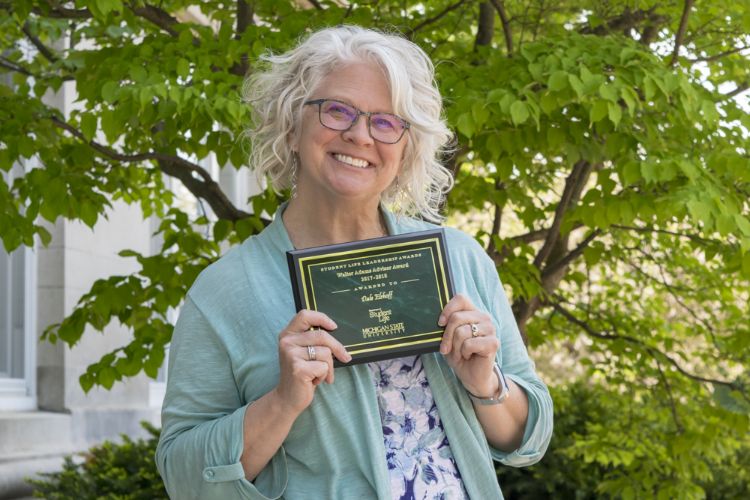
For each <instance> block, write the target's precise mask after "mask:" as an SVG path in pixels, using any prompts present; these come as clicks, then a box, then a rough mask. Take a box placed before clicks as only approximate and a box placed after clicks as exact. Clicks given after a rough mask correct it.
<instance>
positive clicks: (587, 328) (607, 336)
mask: <svg viewBox="0 0 750 500" xmlns="http://www.w3.org/2000/svg"><path fill="white" fill-rule="evenodd" d="M548 304H549V305H551V306H552V307H553V308H554V309H555V311H557V312H558V313H560V314H561V315H562V316H563V317H564V318H565V319H567V320H568V321H570V322H571V323H573V324H574V325H576V326H578V327H580V328H581V329H582V330H583V331H584V332H586V334H587V335H589V336H590V337H594V338H597V339H602V340H623V341H625V342H628V343H630V344H634V345H637V346H639V347H640V348H642V349H643V350H645V351H646V352H647V353H649V354H650V355H651V357H652V358H654V360H657V359H658V358H661V359H663V360H665V361H666V362H668V363H669V364H671V365H672V366H673V367H674V368H675V369H676V370H677V371H678V372H680V373H681V374H682V375H684V376H686V377H688V378H690V379H692V380H695V381H696V382H706V383H709V384H714V385H723V386H726V387H729V388H731V389H732V390H736V391H739V392H740V393H742V395H743V396H744V397H745V399H748V395H747V394H745V391H744V389H743V387H742V386H740V385H739V384H737V383H735V382H728V381H726V380H718V379H715V378H709V377H703V376H700V375H695V374H693V373H690V372H688V371H687V370H685V369H684V368H682V366H680V364H679V363H678V362H677V361H676V360H674V359H673V358H671V357H670V356H669V355H667V354H665V353H663V352H661V351H660V350H659V349H657V348H655V347H652V346H650V345H648V344H646V343H645V342H644V341H642V340H640V339H637V338H635V337H631V336H629V335H622V334H619V333H612V332H604V333H603V332H599V331H597V330H596V329H594V328H593V327H592V326H591V325H589V324H588V323H587V322H586V321H583V320H581V319H579V318H577V317H576V316H575V315H574V314H573V313H571V312H570V311H568V310H567V309H565V308H564V307H563V306H562V305H561V304H560V303H559V302H555V301H549V302H548Z"/></svg>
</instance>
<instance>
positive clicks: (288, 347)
mask: <svg viewBox="0 0 750 500" xmlns="http://www.w3.org/2000/svg"><path fill="white" fill-rule="evenodd" d="M321 328H323V329H324V330H321ZM336 328H337V326H336V323H334V322H333V320H332V319H331V318H329V317H328V316H326V315H325V314H323V313H321V312H317V311H308V310H302V311H300V312H298V313H297V314H296V315H295V316H294V317H293V318H292V320H291V321H290V322H289V324H288V325H287V327H286V328H285V329H284V331H283V332H281V334H280V335H279V365H280V370H281V373H280V377H279V385H277V386H276V389H275V392H276V395H277V397H278V399H279V402H280V403H281V404H282V405H284V406H285V407H286V408H288V409H289V410H291V411H292V412H294V413H301V412H302V410H304V409H305V408H307V407H308V406H309V405H310V403H312V399H313V394H314V393H315V387H316V386H317V385H318V384H320V383H321V382H323V381H325V382H327V383H329V384H332V383H333V356H336V358H338V360H339V361H341V362H343V363H348V362H349V361H351V359H352V357H351V356H350V355H349V353H347V352H346V349H345V348H344V346H343V345H342V344H341V343H340V342H339V341H338V340H336V339H335V338H334V337H333V336H332V335H331V334H329V333H328V332H327V331H325V330H329V331H330V330H335V329H336Z"/></svg>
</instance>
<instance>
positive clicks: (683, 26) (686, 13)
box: [669, 0, 695, 66]
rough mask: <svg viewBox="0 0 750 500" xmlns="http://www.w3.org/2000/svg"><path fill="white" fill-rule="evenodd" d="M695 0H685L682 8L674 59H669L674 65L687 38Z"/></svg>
mask: <svg viewBox="0 0 750 500" xmlns="http://www.w3.org/2000/svg"><path fill="white" fill-rule="evenodd" d="M694 1H695V0H685V6H684V7H683V9H682V17H681V18H680V26H679V28H677V34H676V35H675V38H674V50H673V51H672V60H671V61H669V65H670V66H674V65H675V63H676V62H677V58H678V56H679V53H680V46H681V45H682V41H683V40H684V39H685V32H686V31H687V25H688V19H689V18H690V10H691V9H692V8H693V2H694Z"/></svg>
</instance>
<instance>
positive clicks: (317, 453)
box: [156, 208, 552, 500]
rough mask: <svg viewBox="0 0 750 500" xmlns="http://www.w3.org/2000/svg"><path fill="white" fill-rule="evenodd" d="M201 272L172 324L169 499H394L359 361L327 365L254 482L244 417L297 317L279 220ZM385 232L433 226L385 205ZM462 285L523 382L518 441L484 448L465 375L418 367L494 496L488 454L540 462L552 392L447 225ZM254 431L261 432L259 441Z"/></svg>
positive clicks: (486, 495)
mask: <svg viewBox="0 0 750 500" xmlns="http://www.w3.org/2000/svg"><path fill="white" fill-rule="evenodd" d="M281 210H283V208H282V209H280V210H279V212H278V213H277V214H276V217H275V220H274V221H273V222H272V223H271V224H270V225H269V226H268V227H267V228H266V229H265V230H264V231H263V232H262V233H261V234H259V235H257V236H254V237H251V238H248V239H247V240H246V241H245V242H244V243H243V244H242V245H240V246H239V247H236V248H234V249H232V250H231V251H229V252H228V253H227V254H226V255H225V256H224V257H222V258H221V259H219V260H218V261H217V262H216V263H214V264H212V265H211V266H209V267H208V268H206V269H205V270H204V271H203V272H202V273H201V275H200V276H199V277H198V279H197V280H196V282H195V284H194V285H193V286H192V288H191V289H190V291H189V292H188V296H187V298H186V300H185V304H184V305H183V307H182V310H181V312H180V318H179V320H178V321H177V325H176V326H175V330H174V335H173V338H172V345H171V349H170V355H169V372H168V373H169V377H168V381H167V391H166V396H165V398H164V406H163V409H162V426H163V429H162V433H161V439H160V441H159V446H158V448H157V451H156V458H157V466H158V468H159V472H160V473H161V476H162V478H163V479H164V483H165V485H166V487H167V491H168V492H169V495H170V497H172V498H174V499H176V500H186V499H192V498H195V499H202V500H210V499H217V500H219V499H221V500H229V499H234V498H238V499H239V498H247V499H266V498H272V499H275V498H285V499H310V498H314V499H353V498H357V499H359V498H363V499H380V500H391V493H390V489H389V477H388V470H387V465H386V460H385V447H384V444H383V434H382V430H381V422H380V414H379V409H378V401H377V397H376V394H375V386H374V384H373V381H372V378H371V375H370V371H369V369H368V367H367V366H366V365H364V364H360V365H355V366H352V367H344V368H337V369H336V379H335V382H334V383H333V384H331V385H328V384H322V385H320V386H318V388H317V389H316V391H315V397H314V399H313V402H312V404H311V405H310V406H309V407H308V408H307V409H306V410H305V411H304V412H303V413H302V414H301V415H300V416H299V417H298V418H297V420H296V421H295V423H294V425H293V426H292V429H291V432H290V433H289V435H288V436H287V438H286V439H285V440H284V443H283V445H282V447H281V448H280V449H279V450H278V452H277V453H276V454H275V455H274V456H273V458H272V459H271V461H270V462H269V464H268V465H267V466H266V467H265V469H263V470H262V471H261V473H260V474H259V475H258V477H257V478H256V479H255V481H253V482H252V483H251V482H249V481H247V480H246V479H245V476H244V472H243V469H242V465H241V464H240V456H241V454H242V443H243V416H244V413H245V409H246V408H247V406H248V405H250V404H252V403H253V401H255V400H256V399H258V398H260V397H261V396H263V395H264V394H266V393H267V392H268V391H270V390H271V389H273V388H274V387H275V386H276V384H277V382H278V379H279V365H278V344H277V335H278V333H279V332H280V331H281V330H282V329H283V328H284V327H285V326H286V325H287V323H288V322H289V320H290V319H291V318H292V316H294V314H295V307H294V301H293V298H292V288H291V284H290V281H289V271H288V269H287V262H286V256H285V252H286V251H287V250H291V249H292V243H291V241H290V239H289V235H288V234H287V232H286V229H285V227H284V224H283V222H282V220H281V216H280V213H281ZM384 214H385V218H386V223H387V225H388V229H389V232H390V233H391V234H402V233H407V232H413V231H422V230H426V229H430V228H433V227H434V226H433V225H431V224H428V223H425V222H421V221H416V220H414V219H410V218H406V217H395V216H394V215H393V214H391V213H389V212H387V211H384ZM446 236H447V244H446V246H447V248H448V252H449V259H450V264H451V267H452V271H453V279H454V285H455V289H456V292H457V293H463V294H465V295H466V296H468V297H469V298H470V299H471V301H472V302H473V303H474V305H475V306H477V307H478V308H480V309H483V310H485V311H487V312H489V313H490V314H491V315H492V317H493V319H494V322H495V328H496V330H497V334H498V336H499V337H500V339H501V349H500V351H499V352H498V354H497V361H498V363H500V366H501V367H502V369H503V371H504V373H505V374H506V375H507V376H508V377H510V378H511V379H513V381H515V382H516V383H517V384H518V385H520V386H521V387H523V389H524V390H525V391H526V393H527V395H528V399H529V418H528V423H527V425H526V430H525V433H524V438H523V444H522V445H521V447H520V448H519V449H518V450H516V451H514V452H512V453H504V452H502V451H499V450H496V449H493V448H491V447H490V446H489V445H488V443H487V439H486V438H485V435H484V433H483V431H482V428H481V426H480V424H479V422H478V420H477V417H476V414H475V412H474V408H473V406H472V404H471V401H470V400H469V398H468V396H467V395H466V391H465V390H464V388H463V386H462V385H461V382H460V381H459V380H458V379H457V378H456V376H455V375H454V374H453V372H452V371H451V369H450V368H449V367H448V365H447V363H446V362H445V360H444V359H443V357H442V355H440V354H439V353H432V354H423V355H422V362H423V364H424V369H425V373H426V375H427V379H428V381H429V383H430V388H431V389H432V393H433V396H434V398H435V403H436V404H437V407H438V411H439V413H440V419H441V420H442V422H443V426H444V428H445V433H446V435H447V437H448V441H449V442H450V446H451V451H452V452H453V455H454V457H455V460H456V463H457V465H458V469H459V471H460V472H461V477H462V479H463V481H464V486H465V487H466V491H467V492H468V494H469V496H470V497H471V498H472V499H476V500H485V499H491V498H502V493H501V491H500V488H499V486H498V483H497V478H496V475H495V469H494V465H493V462H492V459H495V460H497V461H499V462H501V463H503V464H505V465H510V466H513V467H520V466H525V465H530V464H533V463H535V462H537V461H538V460H539V459H541V458H542V456H543V454H544V452H545V450H546V448H547V445H548V443H549V440H550V437H551V435H552V400H551V399H550V395H549V392H548V390H547V387H546V386H545V385H544V383H542V381H541V380H540V379H539V377H538V376H537V375H536V374H535V372H534V364H533V362H532V361H531V360H530V359H529V357H528V355H527V353H526V349H525V347H524V345H523V342H522V340H521V337H520V335H519V333H518V328H517V326H516V323H515V321H514V319H513V315H512V313H511V309H510V306H509V304H508V300H507V298H506V296H505V293H504V292H503V288H502V286H501V284H500V281H499V280H498V276H497V272H496V270H495V267H494V264H493V263H492V261H491V260H490V259H489V258H488V257H487V255H486V254H485V252H484V251H483V250H482V248H481V246H479V245H478V244H477V242H476V241H475V240H474V239H472V238H471V237H469V236H467V235H465V234H464V233H462V232H460V231H458V230H455V229H450V228H447V229H446ZM259 438H260V439H262V437H259Z"/></svg>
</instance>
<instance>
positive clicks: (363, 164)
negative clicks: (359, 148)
mask: <svg viewBox="0 0 750 500" xmlns="http://www.w3.org/2000/svg"><path fill="white" fill-rule="evenodd" d="M331 156H333V157H334V158H335V159H336V160H337V161H340V162H341V163H346V164H347V165H349V166H352V167H356V168H367V167H369V166H371V164H370V162H369V161H367V160H363V159H361V158H354V157H352V156H348V155H342V154H340V153H333V154H332V155H331Z"/></svg>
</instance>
